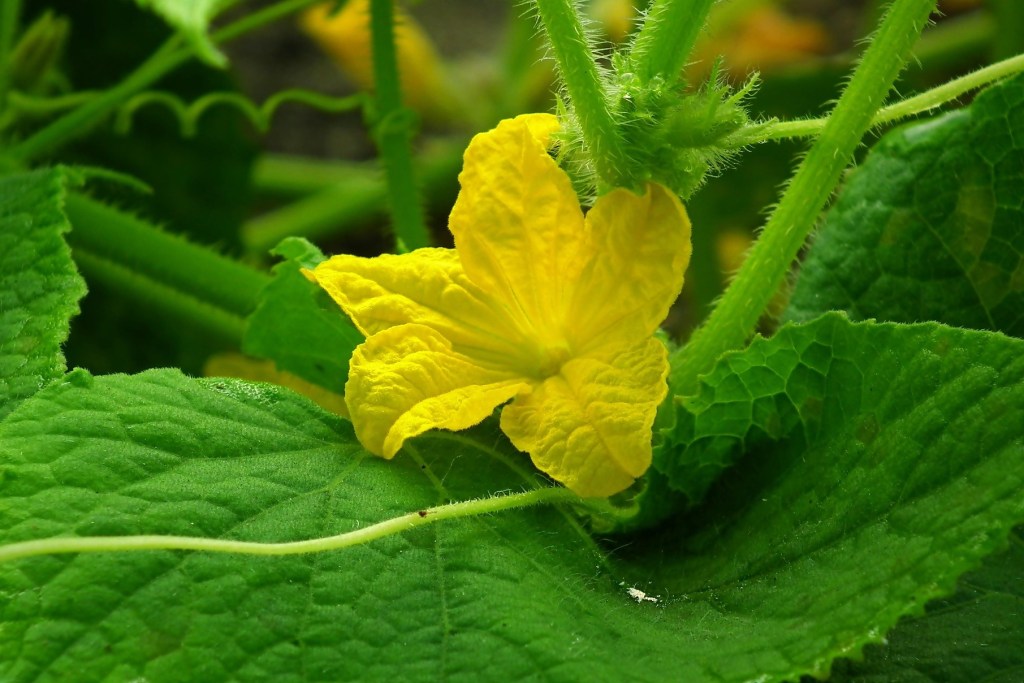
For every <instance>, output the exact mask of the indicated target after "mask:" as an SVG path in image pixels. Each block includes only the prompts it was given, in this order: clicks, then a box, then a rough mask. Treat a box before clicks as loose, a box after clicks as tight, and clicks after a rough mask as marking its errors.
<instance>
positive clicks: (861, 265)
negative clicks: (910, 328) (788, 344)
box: [786, 76, 1024, 337]
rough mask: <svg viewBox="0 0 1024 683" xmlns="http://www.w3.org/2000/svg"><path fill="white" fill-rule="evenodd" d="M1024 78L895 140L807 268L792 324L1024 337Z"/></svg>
mask: <svg viewBox="0 0 1024 683" xmlns="http://www.w3.org/2000/svg"><path fill="white" fill-rule="evenodd" d="M1022 129H1024V76H1018V77H1016V78H1014V79H1012V80H1010V81H1008V82H1005V83H1002V84H1000V85H997V86H995V87H992V88H990V89H988V90H986V91H985V92H983V93H982V94H981V95H979V96H978V98H977V100H975V102H974V103H973V104H972V105H971V106H970V107H969V108H967V109H963V110H960V111H956V112H953V113H950V114H946V115H945V116H942V117H939V118H937V119H933V120H931V121H926V122H924V123H919V124H914V125H910V126H905V127H903V128H900V129H897V130H895V131H893V132H891V133H889V134H888V135H886V136H885V137H884V138H883V139H882V140H881V141H880V142H879V143H878V144H877V145H875V147H874V149H872V151H871V153H870V154H869V155H868V157H867V159H866V160H865V162H864V163H863V164H862V165H861V166H860V167H859V168H858V169H857V170H856V171H855V172H854V173H853V175H852V177H851V179H850V181H849V182H848V183H847V184H846V185H845V187H844V188H843V190H842V193H841V194H840V196H839V200H838V201H837V203H836V205H835V207H834V208H833V209H832V210H831V211H830V212H829V214H828V218H827V220H826V221H825V224H824V226H823V227H822V230H821V233H820V235H819V236H818V237H817V238H816V240H815V243H814V245H813V248H812V249H811V250H810V253H809V254H808V256H807V259H806V260H805V261H804V263H803V265H802V267H801V272H800V279H799V282H798V285H797V288H796V291H795V292H794V293H793V297H792V301H791V302H790V306H789V310H788V312H787V314H786V317H787V319H789V320H809V319H811V318H814V317H815V316H817V315H818V314H819V313H820V312H822V311H826V310H833V309H842V310H845V311H847V312H848V313H849V315H850V316H851V317H852V318H854V319H867V318H877V319H880V320H894V321H903V322H916V321H923V320H938V321H942V322H945V323H947V324H950V325H958V326H961V327H971V328H975V329H995V330H1000V331H1003V332H1006V333H1007V334H1012V335H1015V336H1018V337H1021V336H1024V136H1022V135H1021V130H1022Z"/></svg>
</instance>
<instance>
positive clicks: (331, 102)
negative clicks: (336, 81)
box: [114, 88, 367, 138]
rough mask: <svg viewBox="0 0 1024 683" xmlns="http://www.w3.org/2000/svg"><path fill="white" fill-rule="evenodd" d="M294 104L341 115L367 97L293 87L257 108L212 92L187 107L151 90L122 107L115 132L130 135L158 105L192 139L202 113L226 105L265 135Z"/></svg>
mask: <svg viewBox="0 0 1024 683" xmlns="http://www.w3.org/2000/svg"><path fill="white" fill-rule="evenodd" d="M291 102H298V103H300V104H304V105H306V106H308V107H312V108H314V109H317V110H319V111H322V112H326V113H329V114H338V113H341V112H346V111H354V110H356V109H361V108H362V107H363V106H365V104H366V102H367V98H366V96H365V95H364V94H362V93H357V94H355V95H349V96H348V97H331V96H329V95H324V94H322V93H317V92H313V91H310V90H303V89H300V88H293V89H289V90H283V91H281V92H279V93H275V94H274V95H271V96H270V97H268V98H267V99H266V101H264V102H263V104H261V105H257V104H256V103H255V102H253V101H252V100H250V99H249V98H247V97H245V96H244V95H242V94H240V93H233V92H215V93H209V94H208V95H204V96H203V97H200V98H199V99H197V100H195V101H194V102H192V103H191V104H185V102H184V101H183V100H182V99H181V98H180V97H178V96H177V95H175V94H173V93H169V92H164V91H159V90H152V91H147V92H142V93H139V94H138V95H135V96H134V97H132V98H131V99H130V100H128V101H127V102H126V103H125V104H124V105H122V107H121V108H120V109H119V110H118V112H117V118H116V120H115V121H114V130H116V131H117V132H118V133H120V134H127V133H128V132H130V131H131V128H132V123H133V122H134V117H135V113H136V112H137V111H138V110H139V109H141V108H142V107H145V106H148V105H152V104H159V105H162V106H164V107H165V108H166V109H168V110H169V111H171V112H172V113H173V114H174V116H175V117H176V118H177V119H178V124H179V126H180V128H181V135H182V137H186V138H188V137H193V136H194V135H195V134H196V130H197V128H198V122H199V118H200V117H201V116H202V115H203V114H205V113H206V112H207V111H208V110H209V109H211V108H213V107H216V106H218V105H227V106H230V107H234V108H235V109H237V110H238V111H240V112H241V113H242V114H244V115H245V117H246V118H248V119H249V121H250V122H251V123H252V125H253V126H254V127H255V128H256V130H257V131H259V132H260V133H266V132H267V131H268V130H269V129H270V124H271V122H272V120H273V117H274V114H275V113H276V112H277V110H278V108H279V107H280V106H281V105H283V104H288V103H291Z"/></svg>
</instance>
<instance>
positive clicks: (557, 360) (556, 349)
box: [537, 341, 572, 379]
mask: <svg viewBox="0 0 1024 683" xmlns="http://www.w3.org/2000/svg"><path fill="white" fill-rule="evenodd" d="M539 355H540V359H539V360H540V362H539V363H538V364H537V374H538V375H540V377H542V378H543V379H547V378H548V377H554V376H555V375H557V374H558V373H559V371H561V369H562V366H563V365H565V362H566V361H567V360H569V357H570V356H571V355H572V351H571V349H570V348H569V344H568V343H567V342H564V341H560V342H556V343H554V344H546V345H544V346H542V347H541V348H540V354H539Z"/></svg>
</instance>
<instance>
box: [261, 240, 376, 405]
mask: <svg viewBox="0 0 1024 683" xmlns="http://www.w3.org/2000/svg"><path fill="white" fill-rule="evenodd" d="M271 253H272V254H274V255H275V256H281V257H284V259H285V260H284V261H282V262H281V263H279V264H277V265H276V266H274V279H273V280H272V281H271V282H270V283H269V284H267V286H266V287H264V288H263V292H262V293H261V295H260V303H259V305H258V306H257V307H256V310H255V311H253V313H252V315H250V316H249V319H248V321H247V325H246V330H245V338H244V339H243V341H242V349H243V350H244V351H245V352H246V353H249V354H252V355H254V356H259V357H260V358H268V359H270V360H272V361H274V363H275V364H276V365H277V367H278V369H279V370H285V371H287V372H291V373H293V374H295V375H298V376H299V377H301V378H303V379H305V380H306V381H309V382H313V383H314V384H317V385H319V386H322V387H324V388H326V389H330V390H331V391H334V392H337V393H339V394H340V393H344V390H345V379H346V378H347V377H348V361H349V358H351V356H352V352H353V351H354V350H355V348H356V347H357V346H359V345H360V344H361V343H362V342H363V335H362V334H360V333H359V330H357V329H356V328H355V327H354V326H353V325H352V323H351V322H349V320H348V318H346V317H345V316H344V314H342V313H341V311H340V310H339V309H338V305H337V304H336V303H334V302H333V301H332V300H331V297H330V296H328V295H327V292H325V291H324V290H323V289H322V288H321V287H319V286H318V285H316V284H314V283H312V282H310V281H309V280H308V279H307V278H306V277H305V276H304V275H303V274H302V269H303V268H313V267H314V266H316V264H318V263H319V262H320V261H323V260H324V255H323V254H322V253H321V252H320V250H319V249H317V248H316V246H314V245H313V244H310V243H309V242H308V241H306V240H304V239H301V238H298V237H289V238H288V239H286V240H284V241H283V242H281V244H279V245H278V246H277V247H276V248H275V249H273V250H272V251H271Z"/></svg>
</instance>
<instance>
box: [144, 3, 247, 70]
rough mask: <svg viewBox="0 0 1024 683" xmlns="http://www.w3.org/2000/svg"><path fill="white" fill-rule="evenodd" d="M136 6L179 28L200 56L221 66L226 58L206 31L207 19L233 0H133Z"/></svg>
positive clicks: (225, 62)
mask: <svg viewBox="0 0 1024 683" xmlns="http://www.w3.org/2000/svg"><path fill="white" fill-rule="evenodd" d="M135 2H136V3H138V5H139V7H143V8H145V9H149V10H151V11H153V12H154V13H156V14H158V15H159V16H160V17H161V18H162V19H163V20H164V21H166V22H167V23H168V24H169V25H170V26H171V27H172V28H174V29H177V30H178V31H181V33H182V35H184V36H185V37H186V38H188V40H189V41H190V42H191V43H192V44H193V45H194V46H195V47H196V51H197V53H198V55H199V57H200V58H201V59H203V60H204V61H206V62H208V63H210V64H212V65H214V66H224V65H226V64H227V59H225V57H224V55H223V54H221V53H220V52H219V51H218V50H217V48H216V47H214V45H213V42H212V41H211V40H210V38H209V36H208V35H207V33H206V31H207V29H208V28H209V26H210V20H211V19H213V17H214V16H216V14H217V12H218V11H219V10H221V9H223V8H224V7H226V6H228V5H229V4H231V3H232V2H233V0H135Z"/></svg>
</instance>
